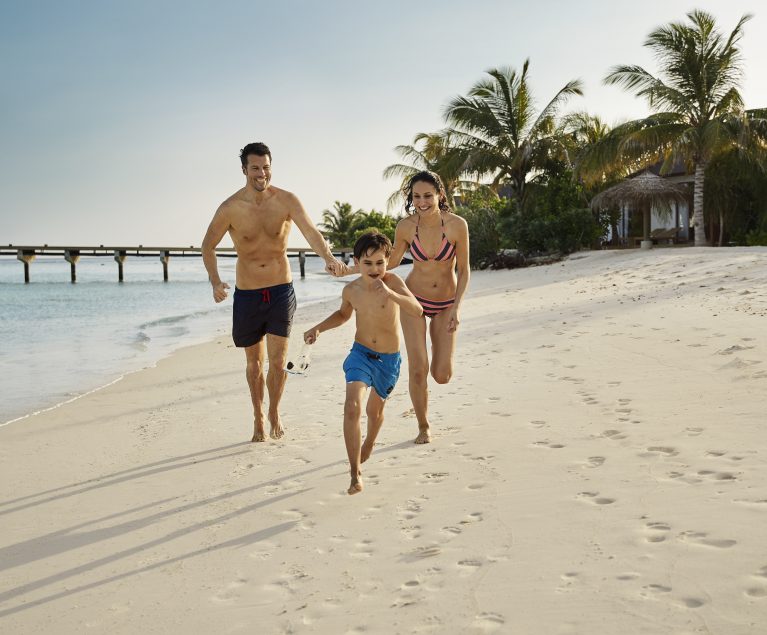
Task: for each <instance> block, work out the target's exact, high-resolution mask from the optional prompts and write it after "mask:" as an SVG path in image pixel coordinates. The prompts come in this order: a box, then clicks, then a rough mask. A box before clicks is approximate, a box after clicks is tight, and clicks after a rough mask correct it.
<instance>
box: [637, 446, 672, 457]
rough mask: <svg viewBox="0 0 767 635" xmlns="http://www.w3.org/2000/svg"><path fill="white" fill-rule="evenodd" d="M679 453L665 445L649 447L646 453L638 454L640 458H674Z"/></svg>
mask: <svg viewBox="0 0 767 635" xmlns="http://www.w3.org/2000/svg"><path fill="white" fill-rule="evenodd" d="M677 454H679V451H678V450H677V449H676V448H672V447H670V446H667V445H651V446H650V447H649V448H647V451H645V452H642V453H640V454H639V456H641V457H648V456H676V455H677Z"/></svg>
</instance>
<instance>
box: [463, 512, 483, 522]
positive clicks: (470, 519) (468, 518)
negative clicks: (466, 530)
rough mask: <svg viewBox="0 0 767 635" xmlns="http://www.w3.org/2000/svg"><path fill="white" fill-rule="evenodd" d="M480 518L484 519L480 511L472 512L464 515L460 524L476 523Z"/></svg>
mask: <svg viewBox="0 0 767 635" xmlns="http://www.w3.org/2000/svg"><path fill="white" fill-rule="evenodd" d="M481 520H484V515H483V514H482V512H472V513H471V514H469V515H468V516H466V517H465V518H464V519H463V520H462V521H460V524H461V525H468V524H470V523H478V522H480V521H481Z"/></svg>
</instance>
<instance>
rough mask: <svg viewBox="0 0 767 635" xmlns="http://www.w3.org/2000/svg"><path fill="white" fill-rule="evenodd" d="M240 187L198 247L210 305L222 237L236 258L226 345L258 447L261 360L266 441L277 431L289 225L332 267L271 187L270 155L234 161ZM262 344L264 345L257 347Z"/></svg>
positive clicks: (299, 213) (285, 195)
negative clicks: (235, 358)
mask: <svg viewBox="0 0 767 635" xmlns="http://www.w3.org/2000/svg"><path fill="white" fill-rule="evenodd" d="M240 161H241V163H242V173H243V174H244V175H245V178H246V182H245V187H243V188H242V189H240V190H238V191H237V192H235V193H234V194H233V195H232V196H230V197H229V198H228V199H226V200H225V201H224V202H223V203H222V204H221V206H220V207H219V208H218V210H217V211H216V213H215V215H214V216H213V220H212V221H211V223H210V226H209V227H208V231H207V233H206V234H205V238H204V240H203V241H202V260H203V262H204V263H205V269H206V270H207V272H208V277H209V279H210V284H211V285H212V287H213V299H214V300H215V301H216V302H221V301H223V300H224V299H225V298H226V297H227V295H228V294H227V291H226V290H227V289H228V288H229V285H228V284H227V283H225V282H222V281H221V278H220V277H219V275H218V266H217V263H216V246H217V245H218V244H219V242H221V239H222V238H223V237H224V234H226V232H229V235H230V236H231V238H232V242H233V243H234V248H235V251H236V252H237V282H236V287H235V290H234V306H233V327H232V338H233V339H234V343H235V346H238V347H241V348H244V349H245V359H246V377H247V380H248V386H249V388H250V397H251V400H252V402H253V417H254V430H253V438H252V441H265V440H266V432H265V429H264V411H263V403H264V353H265V352H266V356H267V357H268V359H269V372H268V373H267V375H266V389H267V391H268V393H269V414H268V417H269V424H270V432H269V436H271V437H272V438H273V439H279V438H281V437H282V436H283V434H284V430H283V428H282V423H281V421H280V415H279V412H278V407H279V404H280V398H281V397H282V392H283V390H284V388H285V377H286V374H285V370H284V369H285V358H286V355H287V349H288V336H289V335H290V328H291V325H292V321H293V313H294V312H295V309H296V296H295V293H294V291H293V283H292V277H291V274H290V264H289V262H288V255H287V246H288V244H287V243H288V236H289V235H290V228H291V223H292V222H295V223H296V225H297V226H298V228H299V230H301V233H302V234H303V236H304V238H306V241H307V242H308V243H309V246H310V247H311V248H312V249H313V250H314V251H315V252H316V253H317V254H319V255H320V256H322V258H323V259H324V260H325V263H326V269H327V271H329V272H334V271H335V269H336V268H337V267H339V266H342V263H341V262H340V261H337V260H336V259H335V258H334V257H333V254H332V253H331V252H330V249H329V247H328V245H327V243H326V242H325V240H324V238H323V237H322V234H320V232H319V231H317V228H316V227H315V226H314V224H313V223H312V221H311V219H310V218H309V216H308V215H307V213H306V211H305V210H304V208H303V206H302V205H301V202H300V201H299V200H298V198H297V197H296V196H295V195H294V194H292V193H290V192H287V191H285V190H282V189H280V188H277V187H274V186H273V185H272V184H271V179H272V154H271V152H270V151H269V148H268V147H267V146H266V145H264V144H263V143H249V144H248V145H246V146H245V148H243V150H242V152H241V153H240ZM264 339H265V340H266V345H264Z"/></svg>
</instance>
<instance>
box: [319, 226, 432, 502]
mask: <svg viewBox="0 0 767 635" xmlns="http://www.w3.org/2000/svg"><path fill="white" fill-rule="evenodd" d="M391 249H392V247H391V242H389V239H388V238H387V237H386V236H384V235H383V234H378V233H375V232H370V233H367V234H363V235H362V236H361V237H360V238H359V240H357V242H356V244H355V245H354V262H355V263H356V264H357V266H358V270H359V272H360V277H359V278H357V279H356V280H354V281H352V282H350V283H349V284H347V285H346V286H345V287H344V290H343V293H342V294H341V308H339V309H338V311H335V312H334V313H332V314H331V315H330V316H329V317H327V318H326V319H324V320H323V321H322V322H320V323H319V324H317V325H316V326H313V327H312V328H310V329H309V330H308V331H306V332H305V333H304V341H305V342H306V343H307V344H314V342H316V341H317V338H318V337H319V336H320V333H323V332H325V331H327V330H330V329H333V328H336V327H337V326H341V325H342V324H343V323H344V322H346V321H347V320H348V319H349V318H350V317H351V316H352V313H353V312H354V313H356V314H357V315H356V322H357V325H356V326H357V330H356V332H355V334H354V344H353V345H352V349H351V351H350V352H349V355H348V357H347V358H346V361H345V362H344V373H345V375H346V402H345V404H344V441H345V442H346V454H347V456H348V457H349V469H350V472H351V484H350V485H349V489H348V490H347V492H348V493H349V494H358V493H359V492H361V491H362V473H361V472H360V464H361V463H364V462H365V461H367V460H368V458H370V454H371V453H372V452H373V446H374V445H375V440H376V436H378V432H379V430H380V429H381V425H383V409H384V404H385V403H386V399H387V397H388V396H389V395H390V394H391V392H392V391H393V390H394V386H395V385H396V384H397V379H398V378H399V367H400V354H399V312H400V309H401V310H402V311H403V312H404V313H407V314H408V315H412V316H420V315H422V314H423V309H422V308H421V305H420V304H418V300H416V298H415V296H414V295H413V294H412V293H411V292H410V291H409V290H408V288H407V287H406V286H405V283H404V282H403V280H402V278H400V277H399V276H397V274H394V273H389V272H387V271H386V266H387V264H388V262H389V255H390V254H391ZM367 388H371V390H370V396H369V397H368V401H367V406H366V407H365V411H366V413H367V418H368V429H367V435H366V436H365V442H364V443H361V432H360V417H361V415H362V400H363V398H364V395H365V390H366V389H367Z"/></svg>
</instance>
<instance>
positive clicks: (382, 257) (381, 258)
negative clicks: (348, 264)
mask: <svg viewBox="0 0 767 635" xmlns="http://www.w3.org/2000/svg"><path fill="white" fill-rule="evenodd" d="M354 262H355V263H356V264H357V265H359V269H360V275H361V276H362V277H363V278H365V279H367V280H369V281H372V280H375V279H377V278H383V276H384V274H385V273H386V265H388V264H389V256H387V255H386V252H385V251H384V250H383V249H376V250H375V251H374V250H373V249H369V250H368V252H367V253H366V254H363V256H362V257H361V258H355V259H354Z"/></svg>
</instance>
